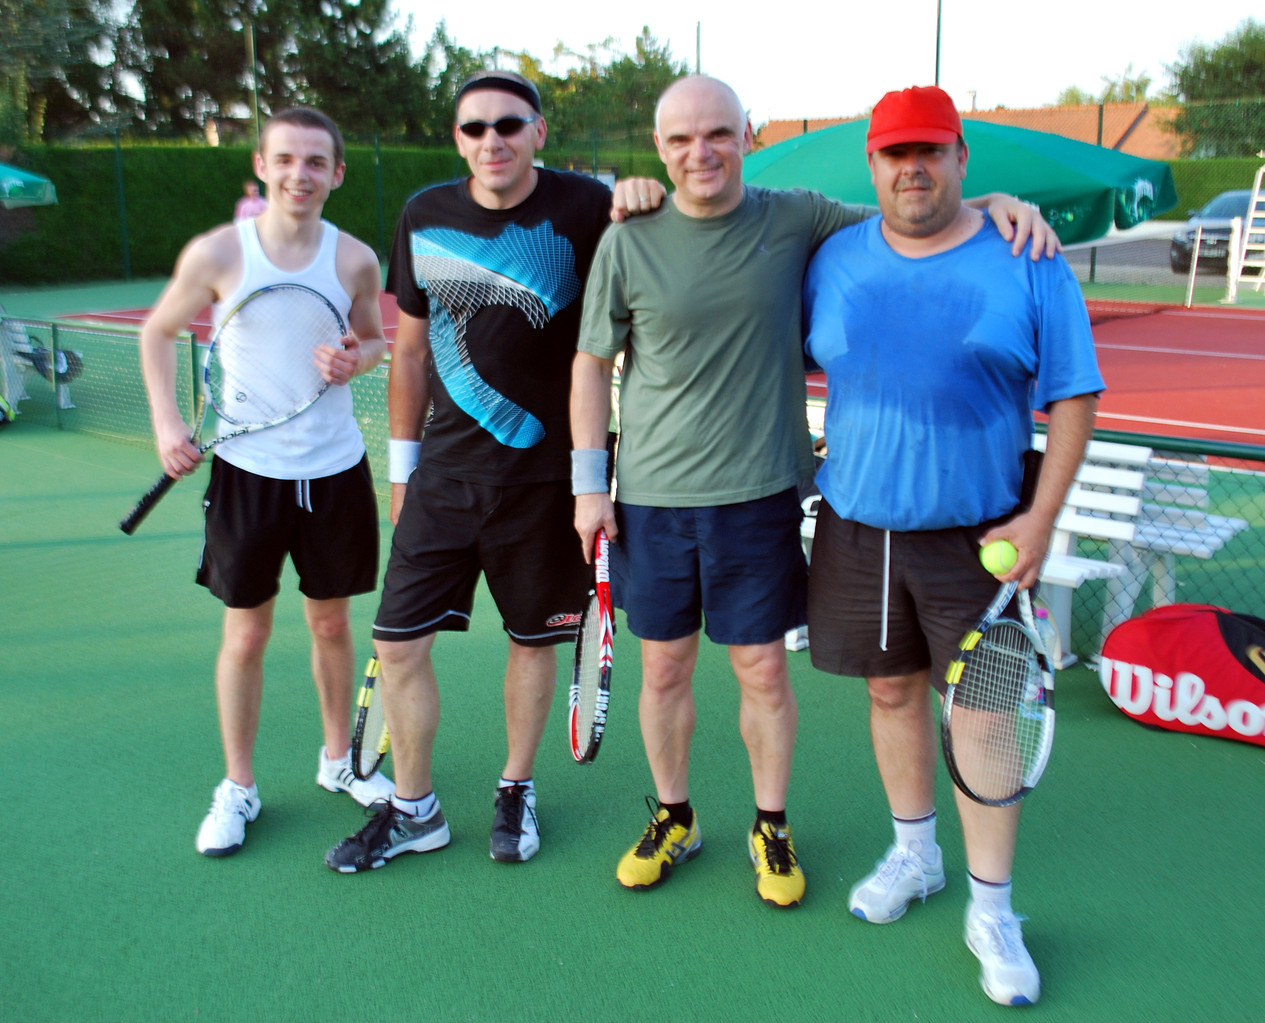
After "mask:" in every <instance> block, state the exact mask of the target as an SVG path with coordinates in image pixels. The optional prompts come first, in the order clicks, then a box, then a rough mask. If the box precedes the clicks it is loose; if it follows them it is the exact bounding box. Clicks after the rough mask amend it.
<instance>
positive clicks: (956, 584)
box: [808, 500, 1000, 693]
mask: <svg viewBox="0 0 1265 1023" xmlns="http://www.w3.org/2000/svg"><path fill="white" fill-rule="evenodd" d="M988 528H989V524H984V525H980V526H963V527H960V528H955V529H932V530H926V531H924V532H909V533H895V532H893V533H890V534H887V533H886V532H885V531H884V530H882V529H874V528H872V527H870V526H864V525H862V524H861V523H859V522H852V521H849V520H845V519H840V518H839V516H838V515H836V514H835V512H834V509H832V508H831V507H830V505H829V504H828V503H827V502H826V501H824V500H823V501H822V502H821V506H820V508H819V510H818V513H817V531H816V534H815V535H814V537H813V556H812V563H811V565H810V566H809V571H808V643H809V650H810V651H811V652H812V661H813V666H814V667H816V668H820V669H821V670H822V671H828V672H832V673H834V674H836V675H854V676H857V677H860V678H892V677H897V676H901V675H911V674H914V673H915V672H919V671H924V670H927V669H930V671H931V683H932V685H933V686H935V688H936V689H937V690H938V691H940V692H941V693H943V692H944V691H945V688H946V685H945V680H944V675H945V672H946V671H947V670H948V667H949V664H950V662H952V660H953V658H954V657H955V656H956V655H957V651H958V644H959V643H960V642H961V639H962V637H963V635H965V634H966V632H967V630H969V629H970V628H971V627H972V626H973V625H974V624H975V623H976V622H977V621H979V618H980V616H981V615H982V614H983V613H984V609H985V608H987V607H988V604H989V602H990V601H991V600H992V599H993V597H995V596H996V595H997V587H998V586H999V585H1000V584H999V583H998V582H997V579H996V578H995V577H994V576H992V575H990V574H989V573H988V571H987V570H986V569H985V568H984V566H983V565H981V564H980V561H979V538H980V537H981V536H982V535H983V534H984V533H985V532H986V531H987V529H988ZM885 535H887V536H890V538H891V551H890V558H891V561H890V565H889V566H888V567H887V569H886V571H885V568H884V565H885V554H884V537H885ZM885 576H886V581H887V586H888V595H887V601H886V606H887V622H886V637H885V638H884V621H883V608H884V599H883V585H884V577H885Z"/></svg>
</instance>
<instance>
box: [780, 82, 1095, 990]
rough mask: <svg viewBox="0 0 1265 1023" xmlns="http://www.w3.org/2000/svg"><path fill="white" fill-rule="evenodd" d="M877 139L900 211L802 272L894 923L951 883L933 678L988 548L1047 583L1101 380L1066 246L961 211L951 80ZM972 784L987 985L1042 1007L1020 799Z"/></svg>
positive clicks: (827, 485)
mask: <svg viewBox="0 0 1265 1023" xmlns="http://www.w3.org/2000/svg"><path fill="white" fill-rule="evenodd" d="M866 152H867V153H868V155H869V162H870V169H871V175H872V177H873V180H874V185H875V188H876V191H877V193H878V202H879V209H880V211H881V214H882V215H881V217H879V218H876V219H874V220H871V221H867V222H865V223H862V224H860V225H857V226H856V227H853V228H848V229H845V230H843V231H841V232H839V233H838V234H836V235H834V236H833V237H832V238H831V239H829V240H828V241H827V242H826V243H825V244H823V245H822V247H821V249H820V250H819V251H818V252H817V254H816V256H815V257H814V258H813V261H812V263H811V265H810V267H809V270H808V274H807V276H806V278H805V282H804V305H805V317H806V323H807V324H808V328H807V329H808V340H807V348H808V352H809V354H810V355H811V356H812V358H813V359H814V360H815V361H816V362H817V363H818V364H819V365H820V366H822V368H823V369H825V371H826V377H827V383H828V390H829V399H828V403H827V408H826V424H825V434H826V443H827V450H828V453H829V454H828V457H827V459H826V462H825V464H824V466H823V467H822V469H821V472H820V473H819V475H818V485H819V486H820V488H821V491H822V495H823V498H824V500H823V503H822V508H821V512H820V514H819V516H818V521H817V533H816V538H815V540H814V544H813V564H812V572H811V574H810V578H809V612H808V620H809V635H810V636H811V637H812V658H813V664H814V665H815V666H816V667H818V668H821V669H822V670H825V671H830V672H834V673H837V674H842V675H853V676H860V677H864V678H865V679H866V680H867V684H868V686H869V695H870V723H871V734H872V737H873V740H874V753H875V759H876V760H877V762H878V767H879V774H880V776H881V777H882V779H883V785H884V788H885V790H886V793H887V798H888V803H889V805H890V808H891V812H892V817H893V822H894V828H895V842H894V843H893V845H892V846H891V848H890V849H889V850H888V852H887V854H886V856H885V857H884V858H883V859H882V860H881V861H880V862H879V864H878V867H877V869H876V870H875V871H874V872H873V873H872V874H870V875H869V876H868V877H866V878H864V879H863V880H862V881H860V882H859V883H858V884H857V885H856V886H855V887H854V888H853V889H852V892H851V895H850V898H849V906H850V908H851V910H852V912H853V914H854V915H856V916H858V917H860V918H861V919H863V920H867V921H869V922H871V923H889V922H891V921H893V920H896V919H898V918H899V917H901V916H902V915H904V913H905V910H906V909H907V908H908V905H909V903H910V902H911V901H912V900H913V899H914V898H915V897H921V898H924V899H925V898H926V896H927V895H929V894H931V893H933V892H937V891H939V890H940V889H941V888H943V887H944V883H945V875H944V865H943V861H942V857H941V854H940V848H939V846H938V845H937V843H936V834H935V804H934V798H935V767H936V756H937V753H936V738H935V736H936V732H935V724H934V716H933V712H932V699H931V686H932V685H934V686H935V687H936V688H937V689H938V690H939V691H940V692H941V693H943V689H944V681H943V679H944V675H945V669H946V667H947V665H948V663H949V662H950V661H951V660H952V659H953V656H954V653H955V651H956V648H957V643H958V640H959V638H960V637H961V636H962V634H963V633H964V632H966V631H967V630H968V629H969V628H970V627H971V626H972V624H973V623H974V622H975V621H976V620H977V619H978V617H979V615H980V613H981V611H982V610H983V608H984V607H985V606H986V605H987V604H988V603H989V601H990V600H991V599H992V597H993V596H994V594H995V592H996V589H997V581H998V580H997V578H994V577H993V576H991V575H989V574H988V572H987V571H985V570H984V569H983V568H982V567H981V565H980V562H979V559H978V550H979V547H980V546H981V545H982V544H985V543H989V542H992V541H994V540H1000V539H1006V540H1009V541H1010V542H1011V543H1012V544H1014V546H1015V547H1016V548H1017V550H1018V552H1019V557H1018V561H1017V563H1016V564H1015V566H1014V567H1013V568H1012V569H1011V570H1010V571H1009V572H1006V573H1005V574H1003V575H1001V576H999V577H998V578H1000V579H1003V580H1007V581H1008V580H1012V579H1013V580H1017V581H1018V582H1019V584H1020V586H1022V587H1029V586H1032V585H1033V584H1034V583H1035V582H1036V580H1037V576H1038V573H1039V572H1040V568H1041V563H1042V560H1043V558H1044V556H1045V552H1046V548H1047V546H1048V544H1049V540H1050V534H1051V532H1052V530H1053V527H1054V521H1055V518H1056V516H1057V514H1058V511H1059V508H1060V506H1061V505H1062V503H1063V500H1064V498H1065V496H1066V492H1067V488H1068V487H1069V485H1070V484H1071V482H1072V478H1073V476H1074V474H1075V472H1076V468H1077V466H1078V465H1079V464H1080V461H1081V458H1082V457H1083V454H1084V449H1085V445H1086V443H1087V441H1088V440H1089V437H1090V434H1091V433H1092V431H1093V421H1094V410H1095V408H1096V406H1097V401H1098V392H1099V391H1101V390H1102V388H1103V382H1102V377H1101V376H1100V375H1099V373H1098V368H1097V363H1096V360H1095V356H1094V347H1093V338H1092V335H1091V334H1090V329H1089V319H1088V316H1087V315H1086V313H1085V305H1084V302H1083V300H1082V299H1081V295H1080V289H1079V286H1078V285H1077V282H1076V280H1075V278H1074V277H1073V275H1072V273H1071V271H1070V270H1069V268H1068V266H1067V264H1066V262H1065V261H1064V260H1062V259H1061V258H1058V259H1055V260H1041V261H1037V262H1034V261H1032V260H1027V259H1012V258H1011V256H1010V250H1009V246H1008V245H1007V244H1006V243H1005V242H1004V241H1003V240H1002V239H1001V237H1000V236H999V235H997V234H996V232H994V231H992V230H982V228H984V226H985V223H986V220H985V218H984V217H983V216H981V214H980V213H979V212H978V211H976V210H973V209H970V208H969V207H967V206H965V205H963V203H962V180H963V178H964V177H965V176H966V164H967V146H966V142H965V140H964V139H963V135H962V122H961V119H960V117H959V115H958V113H957V110H956V108H955V106H954V104H953V101H952V100H951V99H950V98H949V96H948V95H946V94H945V93H944V92H943V91H941V90H940V89H937V88H914V89H906V90H904V91H903V92H892V93H888V94H887V95H886V96H884V97H883V99H882V100H881V101H880V102H879V104H878V105H877V106H876V107H875V108H874V112H873V115H872V116H871V119H870V128H869V134H868V136H867V143H866ZM1033 408H1036V409H1039V410H1042V411H1044V412H1046V413H1048V415H1049V421H1050V422H1049V444H1048V452H1047V455H1046V457H1045V463H1044V466H1043V468H1042V470H1041V472H1040V476H1039V479H1038V480H1037V482H1036V486H1035V493H1034V495H1033V496H1032V498H1031V502H1030V504H1029V503H1027V502H1024V503H1023V505H1021V502H1020V495H1021V487H1022V484H1023V476H1024V471H1023V470H1024V465H1025V461H1026V459H1025V453H1026V451H1027V449H1028V448H1029V446H1030V437H1031V432H1032V415H1031V409H1033ZM929 683H930V685H929ZM956 795H957V797H958V798H957V805H958V811H959V814H960V816H961V819H962V830H963V837H964V843H965V847H966V855H967V865H968V867H969V870H970V877H969V882H970V889H971V899H970V902H969V904H968V908H967V913H966V940H967V944H968V946H969V947H970V948H971V950H972V952H974V953H975V955H976V956H977V957H978V958H979V960H980V964H981V977H980V980H981V983H982V985H983V987H984V990H985V992H986V993H987V994H988V996H989V997H990V998H992V999H993V1000H994V1001H996V1002H1000V1003H1002V1004H1026V1003H1030V1002H1035V1001H1036V1000H1037V998H1038V997H1039V995H1040V988H1041V984H1040V977H1039V975H1038V973H1037V969H1036V967H1035V965H1034V964H1033V962H1032V959H1031V957H1030V956H1029V955H1028V952H1027V950H1026V949H1025V948H1024V945H1023V936H1022V932H1021V930H1020V927H1019V923H1018V920H1017V918H1016V917H1015V915H1014V913H1013V911H1012V910H1011V906H1010V874H1011V865H1012V862H1013V858H1014V849H1015V838H1016V834H1017V830H1018V824H1019V806H1018V805H1017V804H1016V805H1014V806H1011V807H1005V808H1001V809H998V808H993V807H986V806H982V805H981V804H979V803H975V802H972V801H971V800H970V799H968V798H966V797H965V796H963V795H962V794H961V793H957V794H956Z"/></svg>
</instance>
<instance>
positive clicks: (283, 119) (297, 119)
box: [259, 107, 346, 165]
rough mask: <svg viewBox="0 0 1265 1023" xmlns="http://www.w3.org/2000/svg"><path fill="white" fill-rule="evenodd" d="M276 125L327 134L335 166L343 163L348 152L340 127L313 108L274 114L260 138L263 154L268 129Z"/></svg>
mask: <svg viewBox="0 0 1265 1023" xmlns="http://www.w3.org/2000/svg"><path fill="white" fill-rule="evenodd" d="M274 124H292V125H294V126H295V127H296V128H317V129H319V130H320V131H323V132H325V133H326V134H328V135H329V137H330V139H332V140H333V143H334V163H335V165H337V164H340V163H342V162H343V154H344V153H345V151H346V150H345V147H344V146H343V134H342V132H340V131H339V130H338V125H336V124H335V123H334V122H333V120H332V119H331V118H329V117H328V116H327V115H325V114H323V113H321V112H320V111H319V110H315V109H313V108H312V107H291V108H290V109H289V110H283V111H281V113H279V114H273V115H272V116H271V117H270V118H268V120H267V122H266V123H265V124H264V129H263V132H262V133H261V134H260V136H259V149H260V151H261V152H262V151H263V148H264V138H265V137H266V136H267V134H268V129H269V128H271V127H272V126H273V125H274Z"/></svg>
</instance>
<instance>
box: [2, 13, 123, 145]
mask: <svg viewBox="0 0 1265 1023" xmlns="http://www.w3.org/2000/svg"><path fill="white" fill-rule="evenodd" d="M112 32H113V26H112V24H111V21H110V4H109V0H9V2H8V3H6V4H5V6H3V7H0V142H9V143H13V142H19V141H24V140H26V139H36V140H43V139H46V138H48V137H51V136H56V135H58V134H61V133H63V132H65V131H68V130H73V129H75V128H76V127H79V126H81V125H83V124H86V123H89V122H90V121H92V120H93V119H94V117H97V116H99V115H100V114H101V113H102V112H103V111H105V110H106V109H108V107H109V101H108V96H109V94H110V84H111V75H110V74H109V72H108V71H107V69H106V68H105V67H104V65H103V64H101V63H99V62H97V61H94V60H93V54H94V53H95V54H97V55H99V56H101V55H105V54H107V53H108V49H109V44H110V40H111V35H112Z"/></svg>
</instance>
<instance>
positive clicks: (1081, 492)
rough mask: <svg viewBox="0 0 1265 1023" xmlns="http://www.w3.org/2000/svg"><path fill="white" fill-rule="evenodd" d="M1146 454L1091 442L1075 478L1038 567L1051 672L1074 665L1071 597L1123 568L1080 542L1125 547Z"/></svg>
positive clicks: (809, 526) (808, 508)
mask: <svg viewBox="0 0 1265 1023" xmlns="http://www.w3.org/2000/svg"><path fill="white" fill-rule="evenodd" d="M1033 444H1034V446H1035V447H1036V448H1038V449H1039V450H1042V451H1043V450H1045V435H1044V434H1037V435H1035V437H1034V438H1033ZM1150 454H1151V452H1150V449H1149V448H1139V447H1136V446H1134V445H1129V444H1111V443H1106V442H1100V441H1094V442H1091V444H1090V446H1089V450H1088V451H1087V452H1086V457H1085V461H1084V462H1083V463H1082V464H1081V467H1080V469H1079V470H1078V471H1077V474H1076V482H1075V483H1074V484H1073V485H1072V487H1071V488H1070V489H1069V491H1068V495H1067V499H1066V501H1065V502H1064V506H1063V509H1062V511H1061V512H1060V513H1059V517H1058V521H1057V522H1056V523H1055V527H1054V535H1053V537H1052V539H1051V542H1050V552H1049V554H1048V555H1047V557H1046V560H1045V563H1044V564H1043V565H1042V567H1041V582H1042V584H1043V585H1042V590H1041V592H1042V594H1043V595H1044V596H1045V600H1046V603H1047V604H1048V605H1049V607H1050V613H1051V615H1052V617H1053V618H1054V621H1055V623H1056V625H1057V628H1058V633H1059V643H1060V647H1061V651H1060V652H1059V654H1058V657H1057V660H1058V664H1057V666H1058V667H1060V668H1062V667H1066V666H1067V665H1069V664H1072V663H1074V662H1075V661H1076V656H1075V655H1074V654H1072V653H1071V622H1072V593H1073V591H1075V589H1076V588H1077V587H1078V586H1080V585H1081V584H1082V583H1084V582H1086V581H1088V580H1090V579H1108V578H1111V577H1112V576H1118V575H1121V574H1123V573H1124V572H1125V566H1124V565H1122V564H1120V563H1118V562H1115V561H1110V560H1105V559H1098V558H1086V557H1081V556H1079V555H1077V553H1076V544H1077V540H1078V539H1079V538H1080V537H1089V538H1093V539H1098V540H1104V541H1107V542H1108V543H1111V542H1115V543H1121V544H1124V545H1126V546H1127V545H1129V544H1130V543H1131V542H1132V540H1133V537H1134V531H1135V526H1134V520H1135V519H1136V518H1137V516H1138V514H1139V513H1140V511H1141V508H1142V496H1141V495H1142V490H1143V487H1144V485H1145V482H1146V475H1145V473H1144V472H1143V470H1142V468H1141V467H1142V466H1144V465H1145V464H1146V462H1147V459H1148V458H1149V457H1150ZM819 501H820V497H812V498H808V499H807V500H805V502H804V520H803V522H802V523H801V526H800V537H801V539H802V541H803V544H804V553H805V555H810V553H811V550H812V541H813V537H814V535H815V534H816V529H817V519H816V515H817V503H818V502H819ZM786 646H787V648H788V649H790V650H802V649H804V648H805V647H807V646H808V636H807V630H803V629H800V630H793V631H791V632H788V633H787V635H786Z"/></svg>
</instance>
